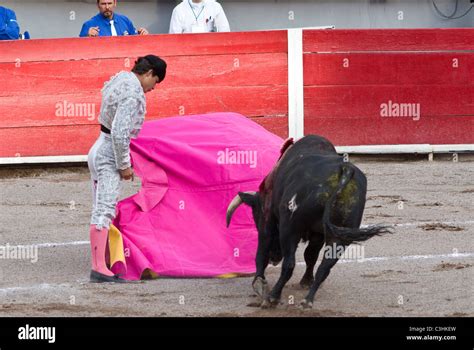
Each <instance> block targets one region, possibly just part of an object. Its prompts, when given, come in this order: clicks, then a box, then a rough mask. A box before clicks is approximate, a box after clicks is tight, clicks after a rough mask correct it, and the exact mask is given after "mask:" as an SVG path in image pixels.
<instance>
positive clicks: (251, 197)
mask: <svg viewBox="0 0 474 350" xmlns="http://www.w3.org/2000/svg"><path fill="white" fill-rule="evenodd" d="M265 199H266V198H262V195H261V194H260V192H239V193H238V194H237V195H236V196H235V197H234V199H233V200H232V202H231V203H230V204H229V207H228V208H227V215H226V222H227V227H229V225H230V222H231V220H232V215H233V214H234V212H235V211H236V210H237V208H238V207H239V206H240V205H241V204H243V203H244V204H246V205H248V206H249V207H251V208H252V216H253V220H254V222H255V226H256V227H257V231H258V235H259V244H260V242H262V241H263V240H266V239H269V240H270V248H269V251H268V257H269V260H270V262H271V263H272V264H273V265H278V263H279V262H280V261H281V260H282V255H281V249H280V242H279V235H278V227H276V224H275V223H273V225H272V224H270V223H269V221H268V214H267V213H266V212H265V202H266V201H265ZM259 248H260V247H259Z"/></svg>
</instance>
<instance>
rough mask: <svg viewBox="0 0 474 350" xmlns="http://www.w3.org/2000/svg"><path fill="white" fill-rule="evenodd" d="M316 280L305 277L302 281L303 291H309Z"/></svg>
mask: <svg viewBox="0 0 474 350" xmlns="http://www.w3.org/2000/svg"><path fill="white" fill-rule="evenodd" d="M313 282H314V278H305V277H303V278H302V279H301V281H300V287H301V288H303V289H308V288H310V287H311V286H312V284H313Z"/></svg>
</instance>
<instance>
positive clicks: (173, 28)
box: [170, 8, 184, 34]
mask: <svg viewBox="0 0 474 350" xmlns="http://www.w3.org/2000/svg"><path fill="white" fill-rule="evenodd" d="M183 31H184V30H183V26H182V25H181V21H180V18H179V16H178V13H177V11H176V8H175V9H174V10H173V14H172V15H171V21H170V34H181V33H183Z"/></svg>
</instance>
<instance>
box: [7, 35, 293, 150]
mask: <svg viewBox="0 0 474 350" xmlns="http://www.w3.org/2000/svg"><path fill="white" fill-rule="evenodd" d="M287 50H288V44H287V34H286V31H272V32H256V33H252V34H251V35H249V34H248V33H218V34H216V33H213V34H203V35H153V36H147V37H117V38H94V39H89V38H84V39H82V38H73V39H53V40H31V41H15V42H0V76H1V77H2V78H1V88H0V115H1V118H0V157H14V156H21V157H27V156H54V155H80V154H87V151H88V150H89V148H90V146H91V145H92V143H93V142H94V140H95V139H96V138H97V135H98V132H99V129H98V124H97V116H98V114H99V112H100V102H101V95H100V90H101V88H102V86H103V84H104V82H105V81H107V80H108V79H109V78H110V77H111V76H112V75H113V74H115V73H117V72H118V71H120V70H130V69H131V67H132V66H133V63H134V61H135V59H136V57H138V56H141V55H146V54H149V53H153V54H157V55H159V56H162V57H163V58H164V59H165V60H166V61H167V63H168V75H167V78H166V79H165V81H164V82H163V83H162V84H160V85H159V86H158V87H157V88H156V89H155V91H153V92H151V93H149V94H147V111H148V113H147V120H152V119H157V118H162V117H168V116H176V115H184V114H199V113H208V112H217V111H232V112H238V113H242V114H244V115H246V116H248V117H250V118H252V119H253V120H255V121H256V122H257V123H259V124H261V125H263V126H264V127H266V128H267V129H269V130H270V131H272V132H274V133H276V134H278V135H280V136H282V137H287V135H288V76H287V74H288V73H287V70H288V63H287V61H288V57H287ZM82 104H88V105H87V108H91V110H92V108H93V105H94V106H95V113H94V114H95V117H94V118H91V117H90V115H88V114H87V113H85V110H84V111H81V110H75V112H76V113H75V115H72V116H71V115H70V114H73V113H67V112H68V108H69V107H70V106H75V107H76V106H78V105H82ZM62 106H63V107H66V108H63V111H62V110H61V107H62ZM64 112H66V113H64ZM77 112H79V113H77ZM78 114H81V115H78Z"/></svg>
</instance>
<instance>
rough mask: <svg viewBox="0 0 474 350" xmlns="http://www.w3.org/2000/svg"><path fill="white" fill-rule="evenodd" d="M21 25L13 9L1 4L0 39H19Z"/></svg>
mask: <svg viewBox="0 0 474 350" xmlns="http://www.w3.org/2000/svg"><path fill="white" fill-rule="evenodd" d="M19 37H20V27H19V26H18V22H17V21H16V15H15V12H13V10H10V9H7V8H6V7H3V6H0V40H18V38H19Z"/></svg>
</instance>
